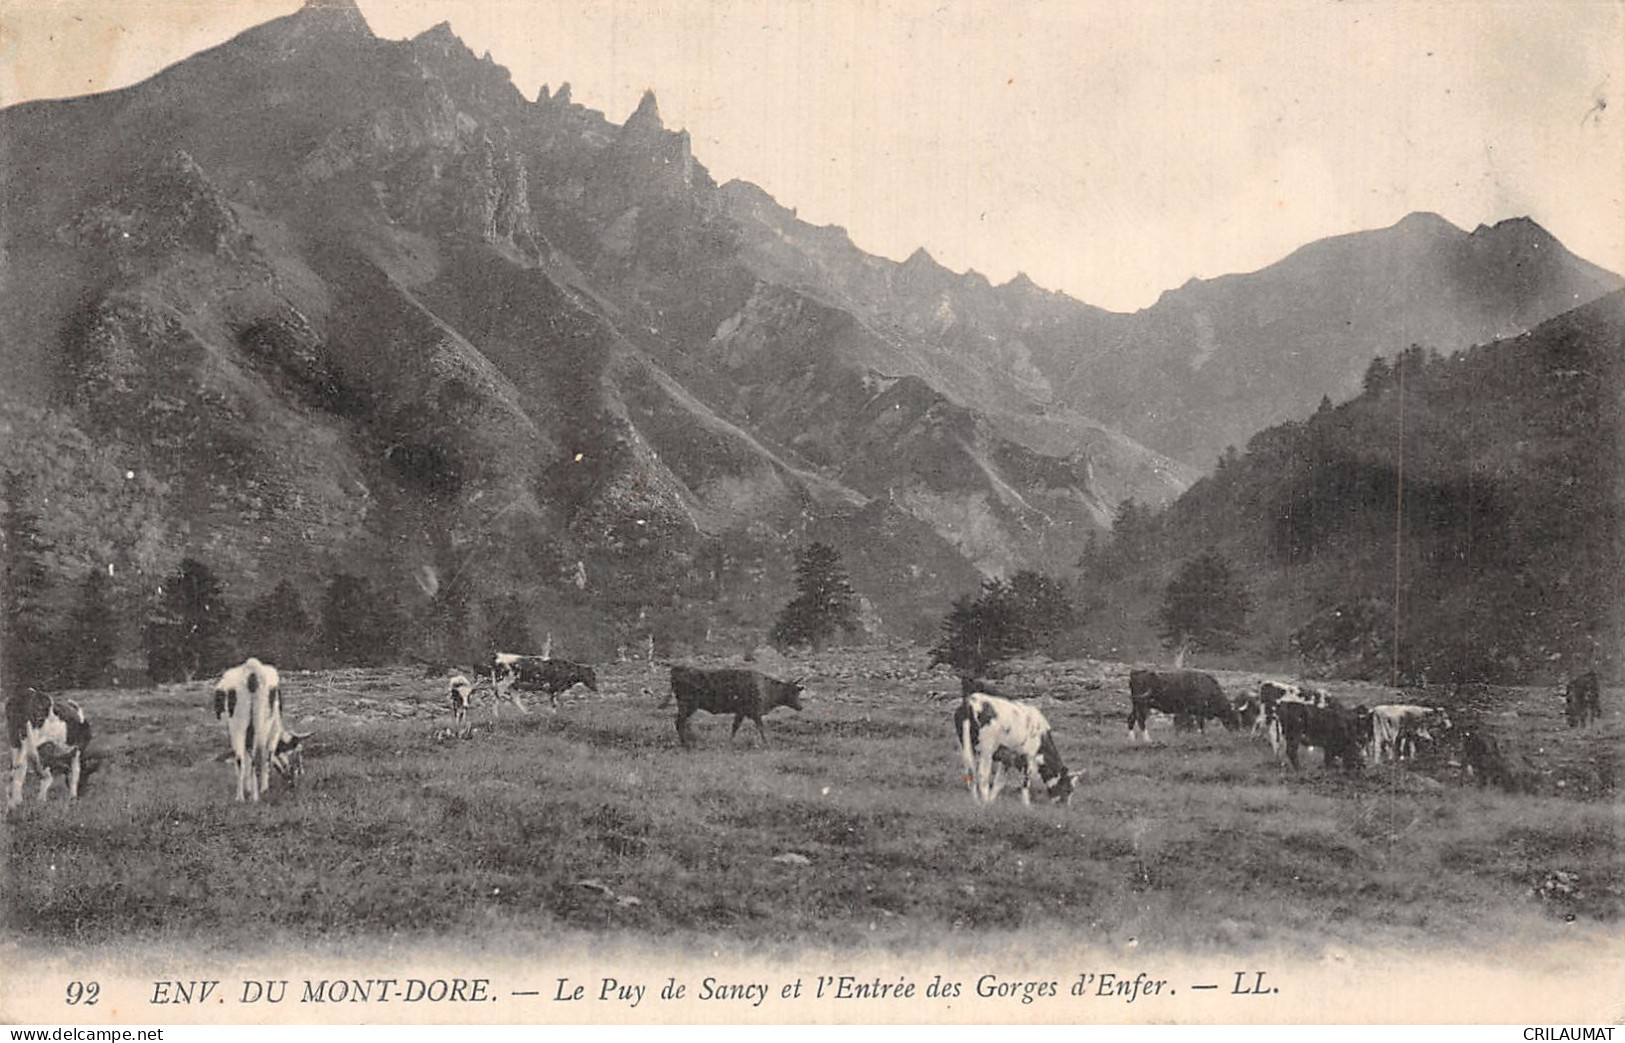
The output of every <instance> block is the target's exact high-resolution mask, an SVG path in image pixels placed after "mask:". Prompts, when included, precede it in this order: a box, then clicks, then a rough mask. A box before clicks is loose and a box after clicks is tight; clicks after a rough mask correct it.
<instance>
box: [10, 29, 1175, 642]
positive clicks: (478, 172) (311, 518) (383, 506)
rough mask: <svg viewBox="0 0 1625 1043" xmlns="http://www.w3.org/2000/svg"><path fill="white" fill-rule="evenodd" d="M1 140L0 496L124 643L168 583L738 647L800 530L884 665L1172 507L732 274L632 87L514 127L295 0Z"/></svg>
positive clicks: (937, 365) (469, 81)
mask: <svg viewBox="0 0 1625 1043" xmlns="http://www.w3.org/2000/svg"><path fill="white" fill-rule="evenodd" d="M0 142H4V151H3V153H0V250H3V251H4V253H3V255H0V256H3V258H4V265H3V268H0V279H3V287H0V290H3V292H0V365H3V366H4V367H5V370H6V373H7V381H6V383H5V385H4V387H3V388H0V425H3V426H0V430H3V431H4V433H5V436H6V440H7V443H8V447H9V448H8V463H7V467H8V468H9V469H13V470H18V471H21V472H23V473H24V475H25V477H26V478H27V479H28V481H27V482H26V483H24V484H23V485H21V486H19V488H27V489H30V490H33V492H32V494H31V495H33V496H34V497H35V498H36V503H34V504H33V505H32V506H33V507H34V508H35V509H36V510H37V511H38V513H39V514H40V515H41V517H42V521H43V524H44V525H45V527H46V528H47V530H48V532H49V535H50V536H51V538H52V542H53V544H54V546H55V548H56V549H55V551H54V552H53V553H54V555H55V558H54V559H53V562H52V564H53V566H54V567H57V568H59V570H60V573H61V577H62V582H63V583H64V584H66V583H68V582H69V580H68V579H67V577H69V576H72V575H74V574H75V570H79V569H85V568H90V567H95V568H98V569H99V568H103V567H108V568H110V569H111V570H112V572H113V575H114V576H115V581H114V583H115V590H114V596H115V598H116V599H119V600H120V602H121V605H122V607H123V608H125V609H126V610H127V612H126V615H127V617H128V618H131V619H139V618H141V615H142V612H143V611H144V606H145V604H146V603H147V601H148V600H150V598H151V597H153V596H154V595H153V591H154V590H155V588H156V585H157V584H158V583H159V582H160V580H161V578H162V577H163V575H165V574H166V573H167V572H168V571H169V570H170V569H171V568H173V566H174V564H175V563H176V561H177V560H178V559H179V558H180V557H181V556H182V555H183V554H188V553H189V554H192V555H194V556H197V557H200V558H202V559H203V560H205V561H206V562H207V563H208V564H210V565H211V566H212V567H214V568H215V569H216V570H217V571H218V572H219V573H220V574H221V575H222V576H223V577H224V578H225V579H226V581H227V589H228V596H229V597H232V598H235V599H237V600H238V601H239V602H244V601H246V600H248V599H249V598H251V597H254V596H258V595H260V594H263V593H264V592H265V591H266V590H267V589H269V587H270V586H272V585H273V584H274V583H275V582H276V581H277V580H278V579H281V578H284V577H293V578H297V579H299V580H300V581H302V582H304V583H305V584H306V585H307V587H308V588H309V589H310V591H311V594H310V596H309V598H307V601H309V602H311V607H312V608H314V601H315V599H316V596H317V595H316V591H317V590H318V589H319V588H320V586H321V585H322V584H323V583H324V582H325V581H326V580H327V578H329V577H331V576H332V575H333V574H334V573H336V572H339V571H348V572H353V573H358V574H360V575H363V576H365V577H367V578H370V579H372V580H373V581H375V582H377V583H379V584H381V585H382V586H383V588H384V589H385V590H386V591H387V592H388V593H389V594H390V596H392V597H396V598H398V599H399V600H400V601H401V602H402V604H403V606H404V607H405V608H406V609H407V612H408V615H409V616H411V617H412V618H413V619H414V621H415V622H416V623H417V624H419V625H421V626H423V627H425V628H428V627H429V626H430V624H431V623H433V625H434V626H436V627H441V628H442V629H443V630H444V629H445V628H449V631H450V632H443V633H435V634H433V635H430V639H429V643H430V644H435V643H438V644H439V645H440V646H444V647H446V648H447V649H448V650H449V649H450V648H452V647H455V646H457V645H458V643H459V642H463V641H464V640H465V639H466V638H467V637H468V635H469V634H472V633H477V632H478V631H479V630H480V629H481V628H482V627H487V626H489V625H490V624H491V621H492V620H493V619H494V618H495V617H496V616H497V615H499V614H500V613H501V612H502V611H504V609H503V608H502V606H503V605H505V604H508V603H509V599H510V598H511V597H513V596H517V597H519V598H520V599H521V602H522V607H523V610H524V612H525V615H526V618H527V619H528V620H529V621H530V622H529V626H530V629H531V630H532V633H533V635H534V637H535V639H536V640H537V641H540V640H541V638H542V636H543V634H544V633H550V632H554V631H557V632H558V633H559V635H560V638H561V641H568V640H569V639H571V638H572V637H573V638H574V639H575V640H577V641H578V642H582V643H589V644H592V645H594V646H595V647H597V648H598V650H599V651H600V652H602V651H604V650H606V649H608V648H609V647H610V646H612V645H613V644H615V643H617V642H628V643H629V642H632V641H634V640H641V637H642V636H643V635H646V634H648V633H651V632H658V635H659V637H660V638H661V640H663V641H675V642H687V641H694V640H699V639H701V638H702V637H703V636H704V635H705V634H706V633H707V632H718V633H724V634H731V635H733V638H737V640H741V641H755V640H758V639H759V637H760V635H761V634H762V633H763V632H764V631H765V630H766V628H767V627H768V626H769V625H770V623H771V617H772V613H773V612H774V611H775V610H776V609H777V607H778V606H779V605H780V604H782V603H783V601H784V600H787V597H788V578H789V565H790V561H791V552H792V550H793V549H794V547H795V546H797V545H798V544H801V543H803V542H805V541H807V540H810V539H827V540H830V541H832V542H834V543H836V545H837V546H838V547H839V548H840V549H841V550H842V551H843V552H844V553H845V554H846V556H847V558H848V561H849V564H850V565H851V567H852V569H853V574H854V580H855V583H856V586H857V587H858V590H859V593H860V594H863V595H864V596H865V597H867V598H868V599H869V600H870V602H871V605H872V607H873V609H874V611H873V612H872V613H870V617H869V618H870V619H871V620H875V619H878V621H879V624H878V625H879V626H881V627H882V628H883V629H886V630H889V631H891V632H895V633H905V634H914V635H916V636H920V635H925V634H929V633H930V632H931V631H932V630H933V628H934V627H935V624H936V620H937V619H938V618H940V616H941V614H942V612H943V611H945V609H946V607H947V605H948V602H949V601H950V600H951V598H952V597H953V596H955V595H957V594H959V593H962V592H964V591H965V590H968V589H974V587H975V586H976V584H977V582H978V581H979V579H980V578H981V577H982V576H983V575H986V574H990V573H995V574H996V573H999V572H1004V571H1008V570H1011V569H1014V568H1018V567H1023V566H1031V565H1036V566H1041V567H1046V568H1055V567H1059V566H1061V565H1064V564H1066V563H1069V562H1070V561H1071V560H1073V559H1074V558H1075V556H1076V553H1077V552H1078V550H1079V549H1080V548H1081V547H1082V546H1084V545H1085V543H1086V541H1087V539H1088V538H1089V536H1090V535H1091V534H1092V533H1094V532H1096V531H1098V530H1099V529H1100V528H1101V527H1102V526H1103V525H1104V524H1106V523H1107V522H1108V520H1109V517H1110V511H1111V506H1112V504H1114V503H1115V502H1116V501H1117V500H1118V499H1121V498H1123V497H1125V496H1135V497H1138V498H1141V499H1145V500H1151V501H1155V502H1162V501H1165V500H1166V499H1168V498H1169V497H1171V496H1172V495H1175V494H1176V493H1177V492H1178V491H1179V490H1180V489H1181V488H1183V487H1184V485H1185V484H1186V482H1188V480H1189V479H1190V478H1191V477H1193V473H1192V472H1190V471H1188V470H1187V469H1185V468H1183V467H1181V466H1180V465H1177V464H1173V463H1172V462H1170V461H1166V460H1164V459H1162V458H1160V457H1158V456H1157V455H1156V454H1154V453H1151V452H1149V451H1146V450H1144V449H1143V448H1141V447H1139V446H1136V445H1134V444H1133V443H1132V442H1130V441H1129V440H1127V439H1125V438H1123V437H1121V436H1119V435H1117V434H1115V433H1113V432H1111V431H1109V430H1107V429H1104V428H1102V427H1100V426H1099V425H1094V424H1091V423H1088V422H1086V421H1083V420H1081V419H1080V418H1076V417H1073V416H1071V415H1066V416H1064V417H1061V418H1060V419H1056V418H1053V417H1050V416H1048V415H1047V414H1046V410H1045V409H1044V408H1042V407H1041V406H1039V405H1035V404H1033V403H1030V402H1025V401H1023V400H1021V399H1020V397H1019V396H1015V397H1012V396H1009V395H1005V394H1004V393H1003V392H1002V391H1001V389H1000V381H998V380H994V381H991V382H988V381H979V380H976V379H972V378H973V377H974V376H975V374H974V372H973V371H971V370H969V369H967V368H965V367H963V366H960V367H957V368H956V367H955V366H954V365H951V364H950V361H951V360H950V359H949V356H947V355H943V354H942V353H940V352H937V353H935V354H933V352H932V351H929V350H921V348H920V346H919V345H917V344H914V343H909V342H905V341H902V340H900V339H899V338H896V337H894V336H892V335H891V334H890V333H889V332H888V331H886V330H884V329H879V328H876V327H875V326H874V325H873V323H871V322H870V321H869V318H868V317H867V316H865V315H862V314H858V313H855V312H854V311H852V310H850V309H849V308H846V307H843V306H842V305H841V304H840V303H839V302H830V301H827V300H825V299H822V298H820V297H816V296H814V295H811V294H808V293H806V292H805V291H804V290H803V289H801V288H800V287H798V286H796V285H795V284H793V283H790V282H786V281H783V280H776V279H774V278H773V277H772V275H771V273H769V272H767V271H765V270H763V269H761V268H760V267H759V266H756V265H753V264H751V263H749V258H748V250H747V248H746V246H745V245H744V243H743V239H744V235H743V233H742V232H741V230H740V228H739V226H738V223H737V221H736V220H735V219H734V218H733V217H732V216H731V215H730V212H729V208H728V206H727V204H726V199H725V196H724V194H723V193H721V192H720V191H719V190H718V189H717V187H716V185H715V184H714V182H713V181H712V180H711V178H710V175H709V174H708V173H707V172H706V170H705V168H704V166H703V165H702V164H700V163H699V162H698V160H696V159H695V157H694V155H693V153H692V149H691V147H690V142H689V139H688V136H687V134H686V133H683V132H673V131H670V130H667V129H666V128H665V127H664V126H663V124H662V121H661V118H660V113H659V107H658V104H657V102H656V100H655V98H654V96H653V95H652V94H647V95H645V96H644V98H643V99H642V101H641V103H640V104H639V106H638V108H637V110H636V111H635V112H634V113H633V114H632V115H631V116H630V117H629V118H628V119H627V120H626V122H625V123H624V124H623V125H619V126H617V125H615V124H614V123H611V122H610V121H608V120H607V119H605V118H604V116H603V115H602V114H600V113H597V112H594V111H591V110H588V109H586V108H584V107H583V106H581V105H579V104H576V103H575V102H574V101H572V100H571V97H570V91H569V87H568V85H564V86H561V87H560V88H559V89H558V90H557V91H550V90H548V89H546V88H544V89H543V90H542V92H541V93H540V94H539V96H538V97H536V98H535V99H533V100H529V99H526V98H524V97H523V96H521V95H520V94H519V92H518V91H517V90H516V89H515V88H514V86H513V85H512V83H511V82H510V80H509V78H508V75H507V72H506V71H505V70H504V69H502V68H501V67H499V66H497V65H495V64H494V63H493V62H491V60H490V58H489V56H485V57H483V58H482V57H476V56H475V55H474V54H472V53H471V52H470V51H469V50H468V49H467V48H466V47H465V46H464V45H463V44H462V43H461V41H459V40H458V39H457V37H456V36H455V35H454V34H453V33H452V32H451V30H450V28H449V27H448V26H446V25H440V26H436V27H435V28H433V29H430V30H428V31H427V32H425V33H423V34H421V35H420V36H418V37H416V38H415V39H412V40H407V41H386V40H380V39H378V38H376V37H375V36H374V35H373V34H372V32H371V31H370V29H369V28H368V26H367V23H366V21H365V19H364V18H363V17H362V15H361V12H360V11H359V9H357V8H356V7H355V6H354V5H353V4H352V3H349V2H347V0H313V2H311V3H309V4H307V6H306V7H305V8H304V9H302V10H301V11H299V12H297V13H295V14H293V15H290V16H287V17H284V18H279V19H276V20H274V21H271V22H268V23H265V24H264V25H260V26H257V27H255V28H253V29H250V30H248V31H247V32H244V33H242V34H240V35H239V36H237V37H236V38H234V39H233V40H231V41H229V42H227V43H225V44H222V45H220V46H219V47H216V48H213V49H211V50H209V51H206V52H203V53H201V54H198V55H196V56H194V57H192V58H190V59H188V60H186V61H183V62H181V63H179V64H177V65H175V66H173V67H171V68H169V69H166V70H164V71H163V72H161V73H160V74H158V75H157V76H155V77H153V78H152V79H150V80H148V81H146V82H143V83H140V84H137V85H134V86H132V87H129V88H126V89H123V90H119V91H115V92H111V93H108V94H102V95H96V96H92V97H86V98H79V99H72V100H68V101H52V102H36V103H29V104H24V105H19V106H15V107H12V108H10V109H7V110H4V111H0ZM939 356H940V357H939ZM125 637H126V639H129V638H130V637H131V635H128V634H127V635H125ZM733 638H730V639H733ZM425 647H427V646H425ZM561 647H562V645H561Z"/></svg>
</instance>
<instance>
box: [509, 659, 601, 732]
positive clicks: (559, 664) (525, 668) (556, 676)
mask: <svg viewBox="0 0 1625 1043" xmlns="http://www.w3.org/2000/svg"><path fill="white" fill-rule="evenodd" d="M578 684H583V685H586V686H587V687H588V688H590V689H591V690H593V691H595V692H596V691H598V674H597V673H596V672H595V671H594V670H593V668H592V667H590V666H584V665H583V664H581V663H572V662H570V660H568V659H554V658H552V657H550V656H539V655H519V654H518V653H515V652H498V653H496V654H495V655H493V656H492V657H491V687H492V688H493V689H494V690H495V691H496V698H494V699H493V700H492V701H491V715H492V716H493V717H495V716H497V708H498V707H499V706H501V704H502V700H503V699H512V700H513V704H514V705H515V706H517V707H519V712H520V713H528V712H529V711H528V710H526V709H525V704H524V702H523V701H522V700H521V699H520V698H519V693H520V692H546V693H547V697H548V705H549V706H550V707H551V708H552V709H554V710H557V709H558V708H559V693H560V692H565V691H569V690H570V688H572V687H574V686H575V685H578Z"/></svg>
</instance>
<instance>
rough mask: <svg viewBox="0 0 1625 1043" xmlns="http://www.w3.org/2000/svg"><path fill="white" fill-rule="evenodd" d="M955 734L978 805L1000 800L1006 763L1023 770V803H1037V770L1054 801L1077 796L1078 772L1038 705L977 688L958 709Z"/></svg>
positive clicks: (966, 776)
mask: <svg viewBox="0 0 1625 1043" xmlns="http://www.w3.org/2000/svg"><path fill="white" fill-rule="evenodd" d="M954 735H955V737H957V738H958V740H959V757H960V760H961V761H962V762H963V763H964V765H965V781H966V783H967V784H969V786H970V790H971V795H972V796H973V797H975V798H976V801H977V803H980V804H991V803H992V802H993V801H994V800H996V799H998V796H999V790H1000V789H1002V788H1003V786H1004V771H1005V769H1006V768H1007V767H1008V768H1010V769H1012V770H1013V769H1016V768H1020V769H1021V773H1022V782H1021V802H1022V803H1023V804H1031V803H1032V797H1031V795H1030V794H1031V790H1032V777H1033V769H1034V768H1037V769H1038V775H1039V778H1040V779H1041V780H1042V781H1043V783H1044V788H1045V789H1046V790H1047V791H1048V792H1049V798H1050V800H1052V801H1055V802H1057V803H1061V804H1065V803H1069V802H1070V801H1071V800H1072V790H1073V788H1074V787H1075V785H1076V783H1077V776H1076V775H1074V774H1069V773H1068V772H1067V770H1066V765H1065V764H1064V763H1062V761H1061V751H1060V750H1059V749H1058V748H1057V747H1056V745H1055V738H1054V736H1052V735H1051V734H1050V727H1049V722H1048V721H1047V720H1045V719H1044V715H1043V714H1042V713H1040V712H1039V711H1038V710H1037V708H1036V707H1032V706H1028V705H1026V704H1025V703H1015V702H1011V701H1010V700H1009V699H1001V698H999V697H998V696H996V695H988V694H987V693H986V692H973V693H971V694H970V695H967V696H965V697H964V698H963V699H961V700H960V703H959V707H958V709H956V710H955V711H954Z"/></svg>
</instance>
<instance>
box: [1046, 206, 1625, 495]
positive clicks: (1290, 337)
mask: <svg viewBox="0 0 1625 1043" xmlns="http://www.w3.org/2000/svg"><path fill="white" fill-rule="evenodd" d="M1621 285H1622V282H1621V280H1620V278H1619V277H1618V276H1616V275H1613V274H1611V273H1609V272H1606V271H1604V270H1602V269H1600V268H1598V267H1596V266H1595V265H1592V264H1589V263H1588V262H1586V261H1583V260H1581V259H1580V258H1577V257H1575V256H1574V255H1573V254H1571V253H1569V252H1568V251H1567V250H1565V249H1564V248H1563V246H1562V244H1561V243H1559V242H1558V241H1557V240H1556V239H1554V238H1552V236H1551V235H1550V234H1548V233H1547V232H1546V231H1545V229H1543V228H1541V227H1540V226H1539V225H1537V224H1535V223H1534V222H1533V221H1530V220H1528V219H1526V218H1518V219H1513V220H1508V221H1502V222H1500V223H1499V224H1497V225H1495V226H1494V227H1493V228H1486V227H1483V226H1480V227H1479V228H1477V229H1476V230H1474V231H1473V232H1470V233H1469V232H1464V231H1462V230H1460V229H1458V228H1456V227H1455V226H1454V225H1451V224H1450V223H1449V222H1447V221H1445V220H1444V219H1443V218H1441V217H1438V216H1437V215H1434V214H1412V215H1411V216H1409V217H1407V218H1405V219H1404V220H1403V221H1400V222H1399V223H1398V224H1396V225H1394V226H1393V227H1391V228H1386V229H1382V230H1379V231H1374V232H1358V233H1354V234H1351V235H1344V236H1338V237H1335V238H1332V239H1325V240H1321V241H1319V242H1316V243H1311V244H1310V245H1308V246H1305V247H1303V248H1302V249H1300V250H1297V251H1296V252H1294V253H1293V254H1291V255H1290V256H1288V257H1286V258H1285V259H1283V260H1281V261H1279V262H1277V263H1276V264H1273V265H1270V266H1269V267H1268V268H1265V269H1263V270H1261V271H1258V272H1253V273H1251V274H1248V275H1228V276H1223V277H1221V278H1218V279H1211V280H1205V281H1199V280H1192V281H1191V282H1189V283H1187V284H1186V285H1184V286H1182V287H1180V288H1179V289H1177V290H1171V291H1169V292H1167V293H1165V294H1163V296H1162V298H1161V299H1160V300H1158V301H1157V303H1156V304H1155V305H1153V306H1152V307H1150V308H1148V309H1146V310H1144V311H1141V312H1138V313H1136V314H1134V315H1132V316H1129V317H1127V318H1126V319H1124V320H1122V321H1121V322H1119V323H1117V324H1115V328H1112V329H1109V330H1106V331H1104V332H1103V333H1102V335H1101V336H1099V337H1098V338H1097V339H1093V340H1080V341H1079V342H1078V343H1077V345H1075V346H1074V347H1073V348H1072V349H1070V350H1063V351H1052V352H1049V353H1047V354H1044V355H1041V356H1040V357H1038V358H1037V359H1035V363H1036V365H1037V366H1038V368H1039V369H1041V370H1043V371H1044V372H1045V373H1046V375H1047V376H1048V377H1049V378H1050V380H1051V381H1052V382H1053V383H1054V385H1055V387H1056V396H1057V397H1058V398H1060V399H1062V400H1065V401H1067V402H1069V403H1071V404H1072V405H1073V406H1075V407H1076V408H1078V409H1081V410H1083V411H1085V412H1088V413H1090V414H1091V415H1094V416H1096V417H1098V418H1099V419H1100V420H1101V421H1102V422H1103V423H1108V424H1112V425H1113V426H1115V427H1117V428H1119V429H1120V430H1122V431H1123V432H1124V433H1125V434H1127V435H1129V436H1130V437H1131V438H1134V439H1136V440H1138V441H1141V442H1144V443H1145V444H1146V445H1150V446H1153V447H1155V448H1157V449H1159V450H1161V451H1162V452H1165V453H1168V454H1170V455H1172V456H1175V457H1178V458H1179V459H1182V460H1185V461H1187V462H1190V463H1195V464H1198V465H1202V466H1207V465H1210V464H1211V463H1212V462H1213V460H1214V459H1215V458H1216V457H1217V456H1218V454H1219V452H1220V451H1221V450H1222V449H1223V448H1224V447H1225V446H1229V445H1234V446H1237V447H1239V446H1241V445H1242V444H1244V443H1245V442H1246V440H1247V438H1248V437H1249V436H1250V435H1252V434H1253V433H1254V432H1255V431H1258V430H1261V429H1262V428H1264V427H1266V426H1269V425H1271V424H1274V423H1278V422H1280V421H1282V420H1289V419H1296V418H1301V417H1304V416H1307V415H1308V414H1309V413H1310V412H1312V411H1313V410H1314V408H1315V405H1316V403H1317V402H1319V401H1320V398H1321V396H1322V395H1329V396H1330V397H1331V398H1332V399H1333V400H1334V401H1335V400H1342V399H1345V398H1348V397H1350V396H1352V395H1354V394H1355V393H1357V392H1358V391H1359V389H1360V380H1361V377H1362V375H1363V374H1364V372H1365V370H1366V367H1367V366H1368V365H1369V364H1370V362H1371V360H1372V358H1374V357H1376V356H1379V355H1382V356H1392V355H1395V354H1397V353H1398V352H1400V351H1402V350H1404V349H1405V348H1407V347H1409V346H1410V345H1412V344H1419V345H1422V346H1423V347H1425V348H1431V349H1433V350H1436V351H1441V352H1446V353H1448V352H1450V351H1453V350H1455V349H1457V348H1463V347H1467V346H1469V345H1472V344H1478V343H1482V342H1484V341H1487V340H1490V339H1493V338H1496V337H1506V336H1512V335H1515V334H1518V333H1521V332H1524V331H1526V330H1529V329H1532V328H1533V327H1534V326H1536V325H1538V324H1539V323H1541V322H1544V321H1546V320H1547V319H1550V318H1552V317H1553V316H1556V315H1559V314H1561V313H1563V312H1565V311H1568V310H1570V309H1571V308H1574V307H1576V306H1578V305H1581V304H1584V303H1586V302H1588V301H1591V300H1595V299H1596V298H1597V297H1599V296H1601V295H1603V294H1605V293H1608V292H1609V291H1611V290H1615V289H1618V288H1619V287H1620V286H1621Z"/></svg>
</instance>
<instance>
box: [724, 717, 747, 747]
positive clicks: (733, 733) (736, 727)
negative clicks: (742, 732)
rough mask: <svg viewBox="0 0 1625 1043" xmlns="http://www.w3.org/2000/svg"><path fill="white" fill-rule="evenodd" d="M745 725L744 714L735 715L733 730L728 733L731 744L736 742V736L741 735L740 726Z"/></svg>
mask: <svg viewBox="0 0 1625 1043" xmlns="http://www.w3.org/2000/svg"><path fill="white" fill-rule="evenodd" d="M744 723H745V715H744V714H742V713H736V714H734V726H733V730H732V731H730V732H729V733H728V741H729V742H733V741H734V736H736V735H738V734H739V726H740V725H741V724H744Z"/></svg>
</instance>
